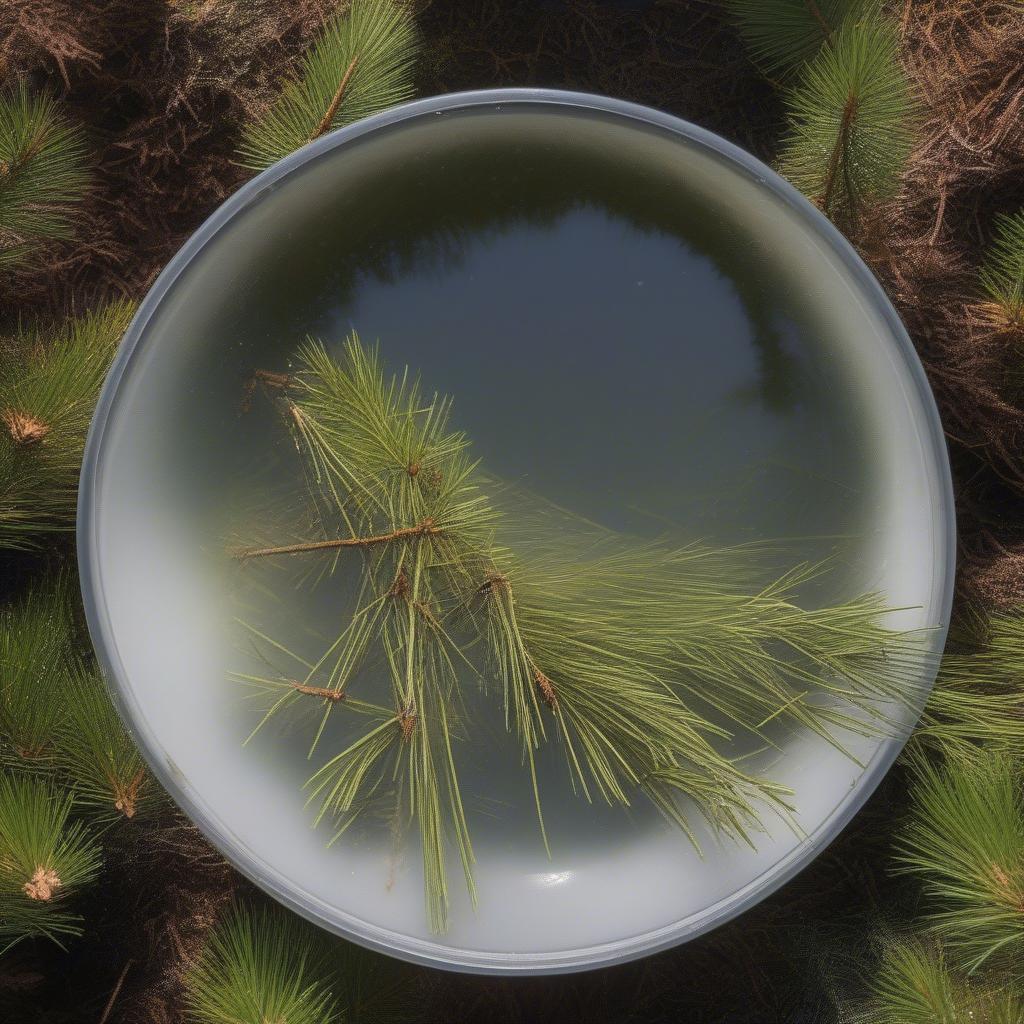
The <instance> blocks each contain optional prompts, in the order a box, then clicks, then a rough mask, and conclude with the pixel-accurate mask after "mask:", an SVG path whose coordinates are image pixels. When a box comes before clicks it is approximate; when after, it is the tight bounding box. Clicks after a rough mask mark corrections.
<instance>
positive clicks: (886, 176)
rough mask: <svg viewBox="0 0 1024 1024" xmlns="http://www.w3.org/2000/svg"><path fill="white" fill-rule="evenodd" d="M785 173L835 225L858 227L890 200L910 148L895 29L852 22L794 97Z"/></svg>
mask: <svg viewBox="0 0 1024 1024" xmlns="http://www.w3.org/2000/svg"><path fill="white" fill-rule="evenodd" d="M787 105H788V108H789V122H790V126H789V132H788V135H787V138H786V140H785V142H784V145H783V150H782V154H781V157H780V160H779V168H780V170H781V172H782V173H783V174H784V175H785V176H786V177H787V178H789V180H790V181H792V182H793V184H794V185H796V187H797V188H799V189H800V191H801V192H803V193H804V194H805V195H806V196H808V197H809V198H810V199H811V200H813V201H814V202H815V203H816V204H817V205H818V206H820V207H821V209H822V210H823V211H824V212H825V213H826V214H827V215H828V216H829V217H831V218H832V219H833V220H834V221H836V222H837V223H838V224H840V225H841V226H843V227H847V228H849V227H851V226H854V225H855V224H856V223H857V221H858V219H859V218H860V216H861V215H862V214H863V212H864V210H865V208H866V207H867V206H868V205H869V204H871V203H873V202H877V201H878V200H882V199H886V198H888V197H890V196H892V195H893V194H894V193H895V191H896V189H897V187H898V184H899V176H900V173H901V172H902V170H903V166H904V164H905V163H906V160H907V157H908V156H909V155H910V151H911V148H912V146H913V140H914V133H913V114H914V102H913V97H912V93H911V88H910V83H909V81H908V79H907V76H906V74H905V73H904V71H903V67H902V65H901V63H900V48H899V36H898V34H897V30H896V28H895V26H894V25H892V24H891V23H890V22H889V21H887V20H884V19H881V18H878V17H873V16H872V17H865V18H859V19H848V20H847V21H845V22H844V23H843V24H842V26H841V27H840V29H839V31H838V32H837V33H836V35H835V38H834V39H833V41H832V42H831V43H830V44H829V45H827V46H824V47H822V49H821V50H820V52H819V53H818V55H817V56H816V57H815V58H814V59H813V60H812V61H811V62H810V63H809V64H808V65H807V66H806V68H805V70H804V72H803V74H802V76H801V79H800V81H799V84H798V85H797V86H796V88H795V89H793V90H792V92H791V93H790V95H789V98H788V104H787Z"/></svg>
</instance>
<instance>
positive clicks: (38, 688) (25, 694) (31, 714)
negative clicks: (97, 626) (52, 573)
mask: <svg viewBox="0 0 1024 1024" xmlns="http://www.w3.org/2000/svg"><path fill="white" fill-rule="evenodd" d="M71 593H72V582H71V580H69V579H68V578H67V577H66V576H60V577H58V578H57V579H56V580H55V581H53V583H52V584H51V585H46V586H41V587H36V588H33V589H32V590H30V591H29V593H28V594H27V595H26V597H25V598H24V599H23V600H21V601H19V602H17V603H16V604H14V605H12V606H10V607H8V608H4V609H3V610H2V611H0V666H3V669H2V674H0V741H2V744H3V746H4V747H6V748H7V750H6V752H7V753H8V755H9V756H10V755H12V756H13V757H14V758H15V759H16V761H17V762H19V763H20V764H21V765H22V766H39V767H47V766H50V765H51V764H52V762H53V759H54V756H55V754H56V751H57V737H58V733H59V731H60V728H61V725H62V722H63V719H64V716H65V714H66V708H67V689H68V682H69V680H70V666H71V662H72V660H73V655H72V644H73V640H72V634H73V622H72V617H71V611H70V609H71Z"/></svg>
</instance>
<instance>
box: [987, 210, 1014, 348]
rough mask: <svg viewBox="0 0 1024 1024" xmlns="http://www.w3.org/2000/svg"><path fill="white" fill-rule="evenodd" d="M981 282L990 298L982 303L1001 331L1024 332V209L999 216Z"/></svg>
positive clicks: (993, 324) (992, 323) (993, 325)
mask: <svg viewBox="0 0 1024 1024" xmlns="http://www.w3.org/2000/svg"><path fill="white" fill-rule="evenodd" d="M981 286H982V289H983V290H984V292H985V295H986V296H987V298H988V301H987V302H986V303H984V304H983V305H982V307H981V310H982V313H983V315H984V317H985V319H986V321H987V322H988V323H989V324H990V325H991V326H992V327H993V328H995V329H996V330H998V331H1004V332H1006V333H1008V334H1012V335H1016V336H1020V335H1021V334H1024V210H1020V211H1018V212H1017V213H1015V214H1012V215H1009V216H1008V215H1006V214H1000V215H999V216H997V217H996V232H995V238H994V239H993V240H992V244H991V245H990V246H989V248H988V252H987V253H986V254H985V263H984V266H983V268H982V271H981Z"/></svg>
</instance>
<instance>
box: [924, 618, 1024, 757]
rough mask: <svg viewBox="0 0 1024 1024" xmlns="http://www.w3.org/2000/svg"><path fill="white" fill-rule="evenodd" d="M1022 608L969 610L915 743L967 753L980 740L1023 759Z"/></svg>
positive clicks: (949, 646) (951, 644)
mask: <svg viewBox="0 0 1024 1024" xmlns="http://www.w3.org/2000/svg"><path fill="white" fill-rule="evenodd" d="M1022 679H1024V609H1020V608H1018V609H1010V610H1007V611H997V612H992V613H990V614H988V615H980V614H978V613H974V614H972V615H971V616H970V617H969V618H968V619H967V620H966V621H965V622H964V623H961V624H960V626H959V628H958V629H957V630H956V631H955V632H954V633H953V634H952V635H951V636H950V640H949V642H948V643H947V645H946V654H945V655H944V656H943V659H942V664H941V667H940V670H939V674H938V677H937V678H936V680H935V687H934V689H933V690H932V693H931V695H930V697H929V699H928V705H927V707H926V708H925V713H924V716H923V717H922V720H921V725H920V727H919V728H918V730H917V732H916V733H915V744H916V745H918V746H935V747H938V748H939V749H942V750H945V751H947V752H948V753H950V754H953V755H955V754H957V753H958V752H959V753H961V754H963V753H967V754H969V753H970V752H971V750H973V749H974V748H975V747H976V746H978V745H983V746H984V747H986V748H987V749H989V750H999V751H1002V752H1004V753H1005V754H1007V755H1008V756H1009V757H1011V758H1014V759H1016V760H1024V685H1022V684H1021V680H1022Z"/></svg>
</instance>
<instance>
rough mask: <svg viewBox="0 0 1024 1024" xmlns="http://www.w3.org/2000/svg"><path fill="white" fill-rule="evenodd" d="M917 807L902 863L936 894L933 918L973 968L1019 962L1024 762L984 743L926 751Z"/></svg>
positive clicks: (1023, 906)
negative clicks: (930, 756)
mask: <svg viewBox="0 0 1024 1024" xmlns="http://www.w3.org/2000/svg"><path fill="white" fill-rule="evenodd" d="M915 773H916V782H915V784H914V786H913V789H912V791H911V798H912V803H913V811H912V813H911V816H910V819H909V820H908V821H907V822H906V823H905V825H904V826H903V828H902V829H901V830H900V831H899V833H898V842H899V847H900V852H899V855H898V863H899V865H900V866H901V868H902V870H904V871H907V872H910V873H912V874H914V875H916V876H917V877H918V878H919V879H920V880H921V883H922V885H923V887H924V891H925V894H926V896H927V897H928V899H929V901H930V908H931V909H930V911H929V914H928V916H927V922H928V924H929V926H930V927H931V929H932V930H933V931H934V932H935V933H936V934H937V935H938V936H940V937H941V939H942V940H943V941H944V943H945V944H946V946H947V948H948V949H949V950H950V952H952V953H955V954H956V955H957V956H958V957H959V958H960V959H961V961H962V962H963V963H964V965H965V966H966V968H967V969H968V970H970V971H975V970H977V969H978V968H980V967H982V966H985V967H991V966H998V965H1003V964H1014V963H1018V964H1019V963H1020V960H1021V956H1022V951H1024V788H1022V782H1024V778H1022V773H1021V764H1020V762H1019V761H1017V760H1014V759H1011V758H1010V757H1007V756H1006V755H1005V754H1002V753H998V752H993V751H977V752H973V753H970V754H966V753H964V754H961V755H960V756H957V757H954V758H950V759H948V760H947V761H945V762H944V763H943V764H941V765H936V764H934V763H933V762H931V761H929V760H927V759H925V758H919V759H918V760H917V762H916V764H915Z"/></svg>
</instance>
